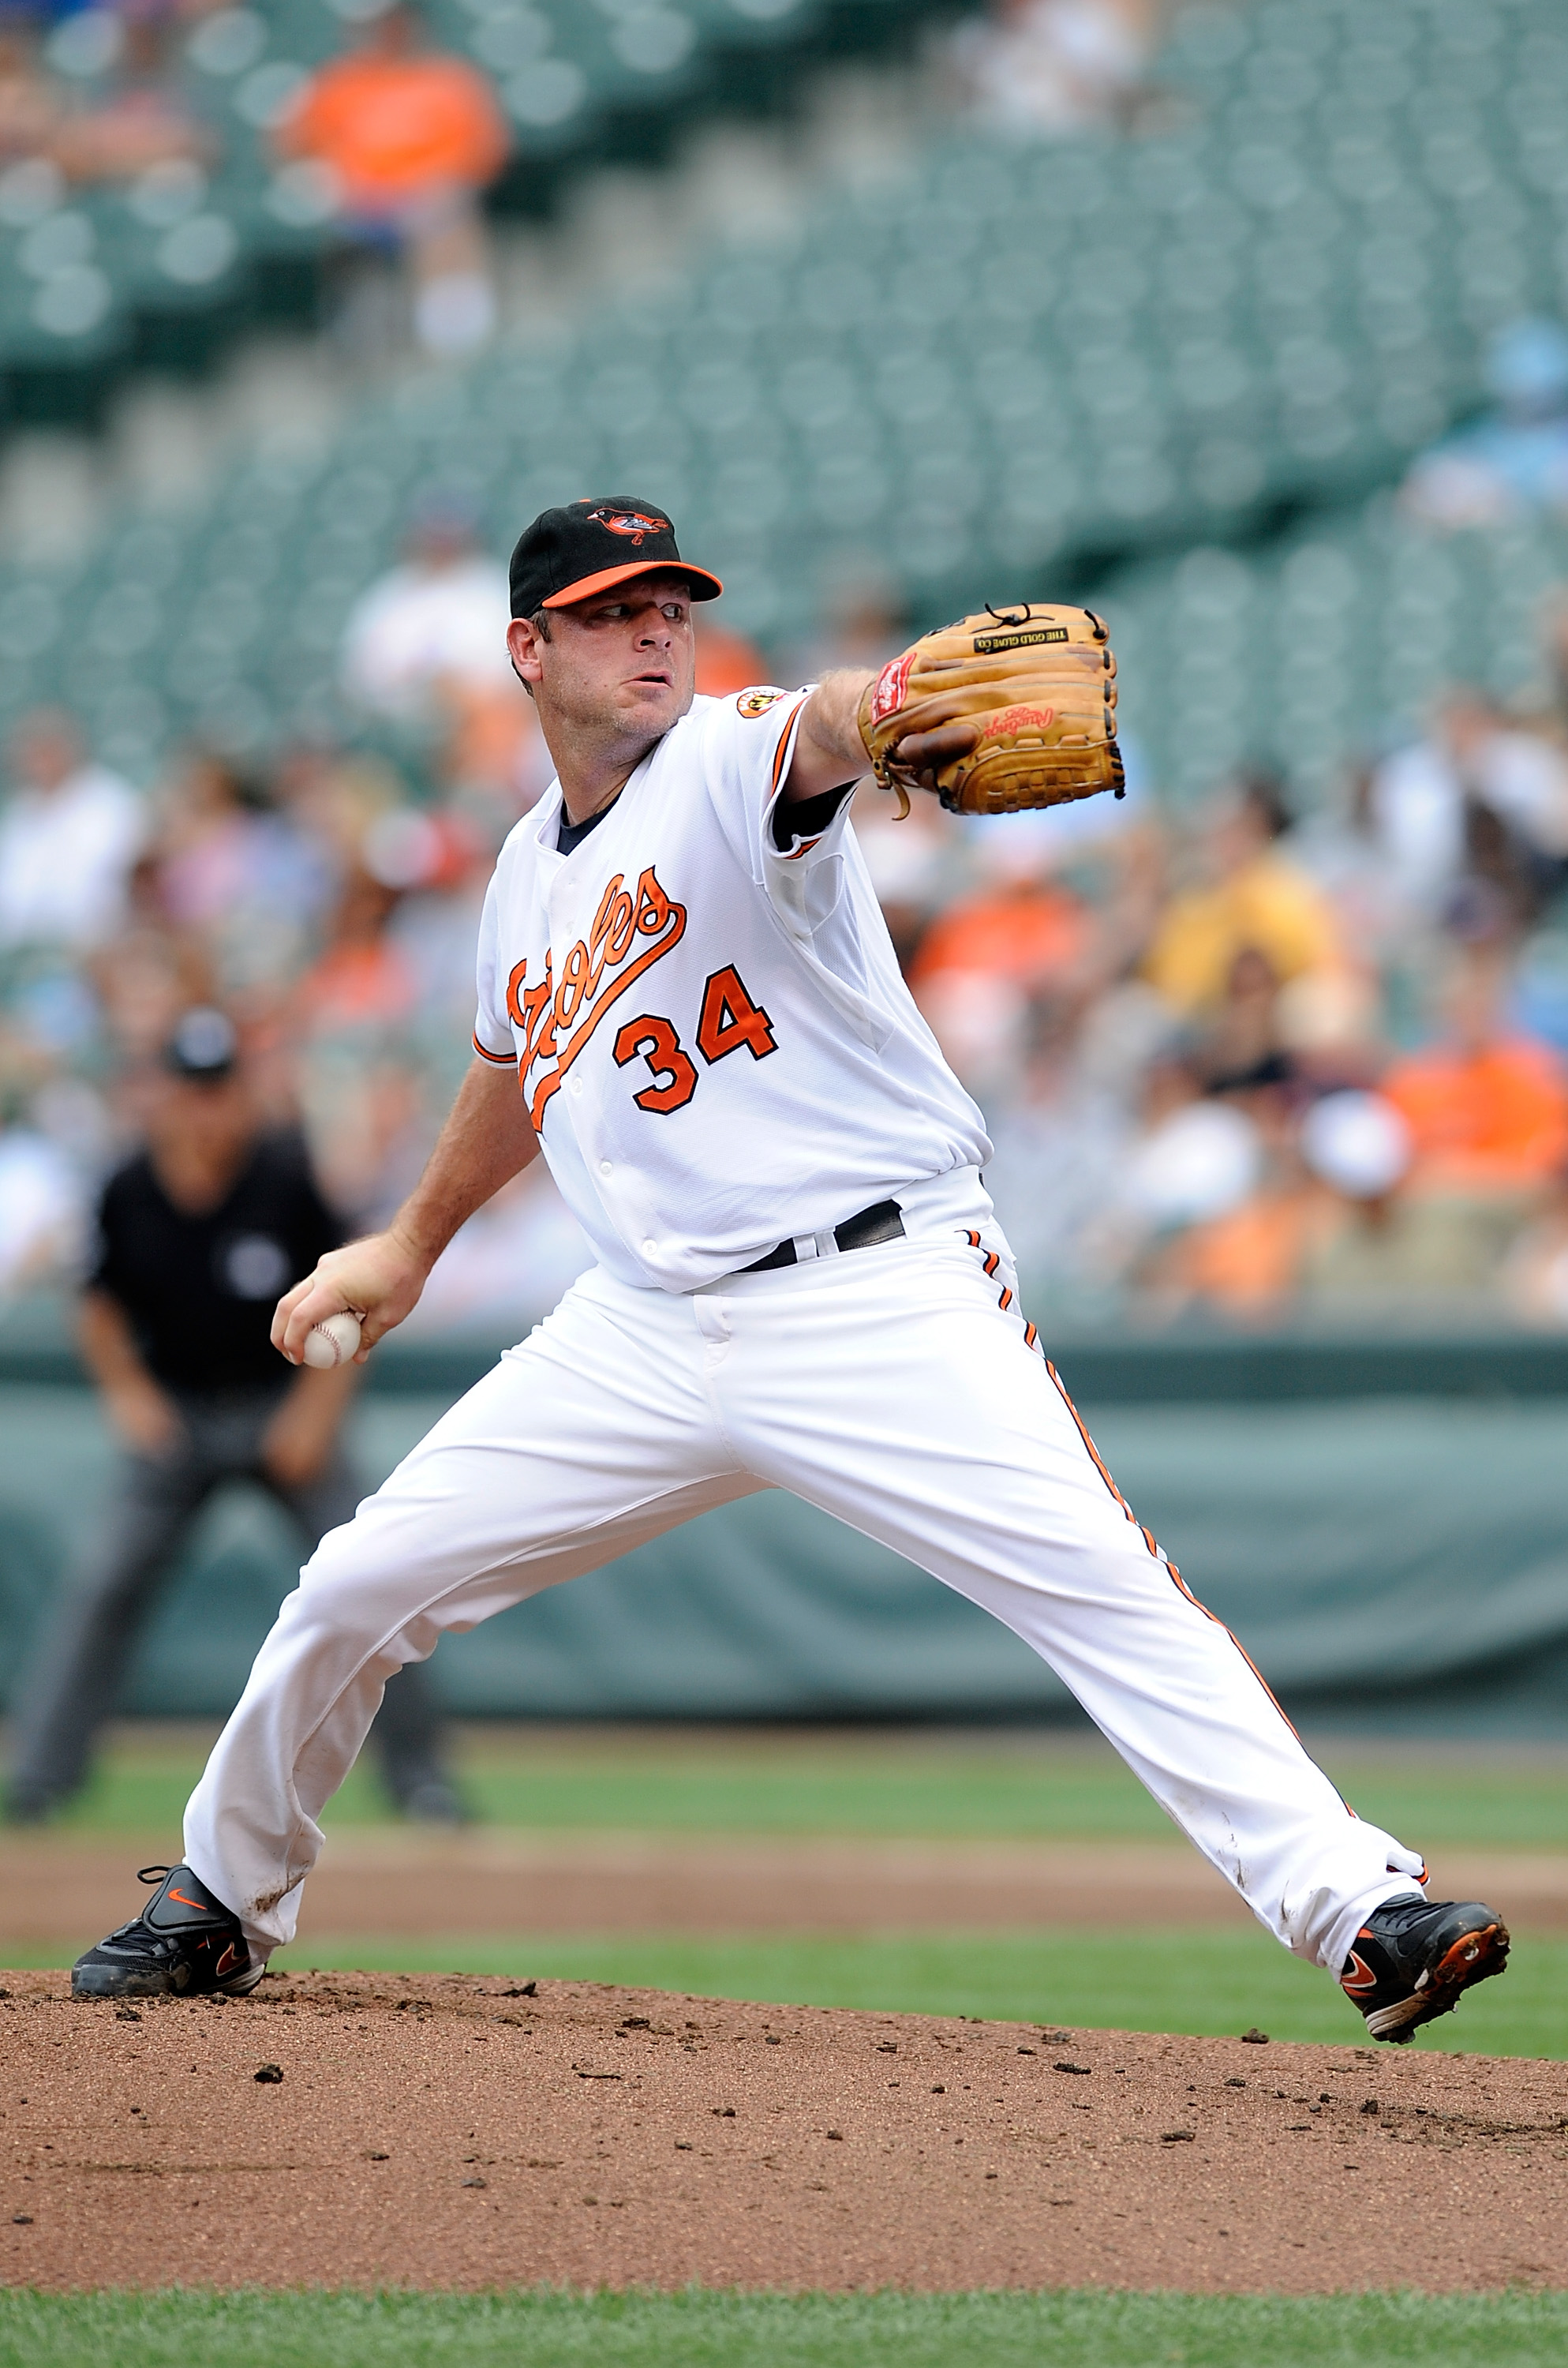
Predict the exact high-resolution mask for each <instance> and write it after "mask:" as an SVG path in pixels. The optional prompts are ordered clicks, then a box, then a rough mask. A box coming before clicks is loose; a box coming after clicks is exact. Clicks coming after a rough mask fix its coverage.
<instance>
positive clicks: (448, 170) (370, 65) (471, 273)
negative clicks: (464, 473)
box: [277, 5, 509, 356]
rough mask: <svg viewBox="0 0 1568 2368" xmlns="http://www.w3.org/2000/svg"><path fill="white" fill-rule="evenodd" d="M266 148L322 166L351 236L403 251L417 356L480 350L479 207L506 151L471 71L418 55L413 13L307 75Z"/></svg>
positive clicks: (486, 328) (488, 294)
mask: <svg viewBox="0 0 1568 2368" xmlns="http://www.w3.org/2000/svg"><path fill="white" fill-rule="evenodd" d="M277 142H278V149H279V151H280V152H281V154H283V155H284V156H286V157H290V158H293V159H296V160H309V161H310V162H312V163H315V164H318V165H324V166H325V167H326V169H327V171H328V172H329V173H331V175H332V176H333V177H334V180H335V183H336V185H337V192H338V197H339V201H340V203H341V205H342V208H343V211H344V213H345V215H346V217H347V220H348V222H349V223H350V224H351V225H352V226H354V227H356V228H357V229H358V232H359V233H360V235H361V236H362V237H364V238H365V239H366V240H367V241H369V242H371V243H375V242H377V241H382V242H389V243H392V244H395V245H400V246H403V247H405V248H406V249H407V252H408V255H409V257H410V260H411V262H412V265H413V270H414V283H415V305H414V317H415V330H416V332H417V334H418V336H419V340H420V343H421V344H422V345H424V346H425V347H426V348H427V349H428V350H429V351H430V352H432V353H436V354H440V355H444V356H451V355H456V354H460V353H468V352H472V350H473V349H474V348H475V347H479V346H482V345H483V343H484V342H485V340H486V339H487V338H488V337H489V336H490V334H491V332H492V330H493V329H494V325H495V295H494V287H493V285H492V282H491V276H490V267H489V259H488V254H487V249H486V242H485V237H484V225H483V217H482V215H481V212H480V208H479V197H480V192H481V191H482V190H483V189H484V188H486V187H487V186H488V184H489V183H490V182H491V181H493V180H494V177H495V176H496V174H497V173H498V172H499V171H500V170H501V167H502V165H504V164H505V163H506V154H507V148H508V145H509V142H508V139H507V133H506V123H505V121H504V120H503V118H502V115H501V111H500V109H499V108H498V107H497V105H496V103H495V98H494V94H493V92H492V90H491V87H490V85H489V84H488V83H487V82H486V81H485V79H484V76H483V74H480V73H479V72H478V70H477V69H476V68H475V67H473V66H471V65H468V64H467V63H465V62H464V61H463V60H462V59H460V58H455V57H448V56H445V55H442V54H440V53H438V52H436V51H428V50H425V49H423V48H422V47H421V46H420V27H419V20H418V18H417V17H416V16H415V12H414V10H413V9H412V8H406V7H403V6H398V5H393V6H391V7H389V8H386V9H384V10H383V11H382V13H381V15H380V16H378V17H374V18H373V19H372V20H371V22H370V23H369V25H368V26H367V27H366V28H365V30H364V33H363V35H362V37H361V40H360V43H359V46H358V48H357V49H355V50H353V51H350V52H349V54H348V55H347V57H343V58H336V59H334V60H333V62H332V63H330V64H329V65H325V66H323V67H322V69H321V71H320V73H319V74H313V75H312V78H311V80H310V82H309V83H308V84H307V85H305V88H304V90H303V91H302V92H301V95H300V97H299V99H298V100H297V101H296V103H295V105H294V106H293V107H292V108H290V111H289V113H288V114H287V116H286V117H285V118H284V120H283V122H282V123H281V125H280V126H279V128H278V133H277Z"/></svg>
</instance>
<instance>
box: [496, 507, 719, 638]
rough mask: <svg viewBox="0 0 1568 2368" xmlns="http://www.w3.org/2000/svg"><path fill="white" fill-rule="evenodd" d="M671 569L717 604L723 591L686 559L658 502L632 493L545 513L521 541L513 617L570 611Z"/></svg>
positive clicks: (697, 596)
mask: <svg viewBox="0 0 1568 2368" xmlns="http://www.w3.org/2000/svg"><path fill="white" fill-rule="evenodd" d="M666 568H674V569H676V570H678V571H679V573H680V574H681V575H684V576H685V577H686V580H687V584H688V585H689V586H690V588H691V597H692V598H693V599H694V600H716V599H717V598H719V595H720V593H721V592H722V590H723V588H724V587H723V586H722V584H721V583H720V581H719V578H718V577H717V576H716V575H710V574H709V572H708V570H707V569H706V568H705V567H693V566H692V565H691V564H690V563H689V561H687V560H685V559H683V558H682V557H681V555H680V552H679V551H678V550H677V549H676V530H675V528H674V527H673V526H672V525H671V523H670V521H669V519H668V518H666V517H665V513H664V511H663V510H662V509H659V508H658V507H656V506H655V504H653V502H640V501H637V500H635V499H634V498H633V497H632V496H631V495H629V494H607V495H605V496H604V497H603V499H602V500H599V501H585V502H566V503H564V504H563V505H562V507H561V508H560V509H554V510H541V511H540V514H539V516H538V518H535V520H534V522H533V524H532V526H529V527H525V528H524V529H523V531H522V533H521V534H520V535H519V536H518V537H517V548H516V549H515V550H514V552H513V553H512V570H511V575H512V614H513V616H514V617H531V616H532V615H533V614H534V612H535V610H536V609H565V608H568V607H570V605H571V603H572V602H573V601H574V600H591V599H592V598H593V597H594V594H595V593H596V592H608V590H609V588H610V586H611V585H612V584H624V583H626V582H627V580H628V579H629V577H631V576H633V575H655V574H659V573H662V572H663V571H664V570H665V569H666Z"/></svg>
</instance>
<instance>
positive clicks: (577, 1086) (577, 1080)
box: [572, 1077, 583, 1094]
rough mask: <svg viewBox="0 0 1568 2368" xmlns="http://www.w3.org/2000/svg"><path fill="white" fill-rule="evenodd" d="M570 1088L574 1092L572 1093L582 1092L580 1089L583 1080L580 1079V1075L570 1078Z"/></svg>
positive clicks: (581, 1088)
mask: <svg viewBox="0 0 1568 2368" xmlns="http://www.w3.org/2000/svg"><path fill="white" fill-rule="evenodd" d="M572 1090H573V1092H574V1094H580V1093H581V1092H582V1090H583V1080H582V1078H581V1077H574V1078H573V1080H572Z"/></svg>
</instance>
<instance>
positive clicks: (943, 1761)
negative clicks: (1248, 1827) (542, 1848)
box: [61, 1725, 1568, 1851]
mask: <svg viewBox="0 0 1568 2368" xmlns="http://www.w3.org/2000/svg"><path fill="white" fill-rule="evenodd" d="M207 1739H208V1738H207V1737H206V1736H202V1735H200V1734H199V1733H198V1732H196V1731H193V1730H190V1729H184V1730H181V1729H178V1728H176V1729H168V1728H162V1729H158V1728H154V1729H153V1730H152V1732H151V1733H150V1734H148V1735H147V1736H145V1737H144V1738H143V1737H139V1736H137V1735H136V1734H135V1731H134V1730H133V1729H128V1728H121V1729H120V1730H119V1734H118V1736H117V1739H116V1742H115V1745H114V1747H113V1748H112V1749H111V1750H110V1751H109V1752H108V1754H106V1755H105V1757H104V1759H103V1760H102V1761H100V1763H99V1766H98V1768H97V1771H96V1772H95V1774H94V1777H93V1779H92V1782H90V1783H89V1785H88V1786H87V1788H86V1790H85V1792H84V1793H82V1794H81V1795H80V1796H79V1797H78V1799H77V1800H76V1801H75V1802H74V1803H73V1804H72V1805H71V1807H70V1809H69V1810H68V1811H67V1812H66V1813H65V1815H64V1816H62V1819H61V1825H62V1829H63V1830H66V1831H72V1832H76V1833H80V1834H82V1835H83V1836H84V1837H85V1836H86V1835H89V1834H101V1835H103V1836H105V1837H108V1836H112V1835H115V1834H127V1835H130V1834H132V1833H134V1834H137V1835H142V1834H151V1833H156V1832H159V1831H167V1832H169V1833H171V1834H173V1833H175V1832H177V1830H178V1826H179V1820H180V1813H181V1811H182V1809H183V1808H184V1805H185V1802H186V1798H187V1794H188V1793H189V1792H190V1790H191V1787H192V1786H193V1785H194V1783H195V1782H196V1780H197V1778H198V1776H199V1774H200V1772H201V1766H202V1761H203V1759H204V1757H205V1745H206V1741H207ZM1318 1756H1319V1757H1320V1758H1321V1759H1323V1761H1324V1765H1325V1766H1326V1767H1327V1768H1328V1770H1329V1772H1330V1774H1331V1775H1332V1776H1333V1777H1334V1780H1335V1782H1336V1783H1337V1784H1338V1785H1339V1786H1340V1788H1341V1790H1342V1791H1343V1792H1344V1793H1346V1796H1347V1797H1348V1798H1349V1799H1350V1800H1351V1801H1352V1802H1353V1803H1354V1804H1355V1805H1356V1807H1357V1808H1358V1810H1359V1812H1360V1814H1361V1815H1362V1816H1365V1817H1369V1818H1372V1819H1374V1820H1375V1821H1376V1822H1377V1823H1378V1824H1380V1825H1383V1826H1386V1827H1389V1829H1390V1830H1391V1831H1392V1832H1393V1833H1396V1834H1399V1835H1400V1836H1401V1837H1402V1838H1403V1839H1408V1840H1410V1841H1411V1842H1412V1843H1413V1844H1414V1845H1415V1846H1416V1847H1418V1848H1420V1849H1423V1850H1428V1851H1430V1850H1441V1849H1445V1848H1448V1849H1459V1848H1477V1849H1486V1848H1491V1849H1513V1850H1533V1849H1545V1850H1561V1849H1562V1846H1563V1841H1564V1838H1565V1836H1568V1754H1564V1753H1561V1752H1558V1753H1551V1752H1548V1751H1541V1752H1539V1753H1529V1754H1526V1753H1518V1754H1508V1753H1501V1752H1486V1751H1483V1750H1480V1749H1477V1750H1475V1751H1473V1752H1460V1753H1458V1754H1455V1753H1445V1754H1443V1755H1441V1756H1440V1757H1439V1755H1438V1754H1437V1753H1436V1752H1432V1753H1426V1752H1423V1751H1420V1750H1419V1749H1416V1748H1411V1749H1409V1750H1400V1751H1392V1750H1383V1751H1375V1750H1372V1749H1369V1748H1368V1747H1367V1746H1365V1745H1361V1744H1358V1745H1354V1746H1346V1745H1336V1744H1334V1743H1333V1742H1329V1743H1326V1744H1324V1746H1323V1747H1322V1748H1320V1750H1319V1754H1318ZM460 1763H461V1767H462V1773H463V1782H464V1786H465V1789H466V1791H467V1793H468V1795H469V1798H470V1801H471V1803H472V1806H473V1808H474V1809H475V1811H476V1813H477V1814H478V1815H479V1816H481V1817H482V1818H483V1819H484V1820H486V1821H487V1822H492V1823H494V1824H497V1825H502V1826H516V1827H528V1828H531V1829H532V1830H534V1831H544V1832H551V1831H555V1832H568V1831H569V1832H582V1831H587V1830H592V1829H599V1830H614V1831H619V1832H643V1833H667V1834H674V1833H689V1834H838V1835H856V1834H859V1835H867V1836H893V1835H901V1836H911V1837H919V1838H921V1839H944V1838H947V1839H952V1838H955V1837H966V1838H973V1839H998V1840H999V1839H1008V1838H1012V1839H1037V1840H1051V1839H1056V1840H1085V1841H1093V1840H1126V1841H1162V1840H1168V1841H1170V1842H1171V1843H1172V1844H1173V1845H1176V1844H1177V1841H1178V1838H1177V1836H1176V1830H1175V1828H1174V1827H1172V1825H1171V1824H1170V1822H1169V1821H1168V1819H1167V1818H1165V1816H1163V1815H1162V1813H1161V1812H1160V1811H1159V1810H1158V1809H1157V1808H1156V1807H1155V1806H1154V1804H1153V1802H1152V1801H1151V1800H1150V1798H1149V1796H1148V1795H1147V1793H1144V1791H1143V1790H1142V1786H1141V1785H1139V1784H1138V1783H1137V1782H1136V1781H1135V1780H1134V1779H1133V1778H1132V1777H1131V1775H1130V1774H1129V1773H1128V1771H1127V1770H1126V1769H1125V1768H1124V1767H1123V1766H1122V1764H1121V1762H1120V1761H1119V1759H1117V1758H1116V1756H1115V1754H1114V1753H1113V1752H1112V1751H1111V1749H1110V1748H1109V1746H1108V1745H1107V1744H1105V1743H1103V1742H1101V1741H1100V1740H1099V1738H1098V1737H1097V1736H1077V1735H1073V1736H1042V1737H1040V1738H1038V1739H1036V1738H1027V1739H1020V1738H1018V1737H1017V1736H984V1735H980V1736H964V1735H954V1734H951V1733H948V1732H944V1733H937V1734H918V1733H915V1734H911V1733H908V1732H903V1733H894V1734H880V1733H875V1732H873V1733H870V1734H854V1733H849V1734H845V1733H839V1734H832V1733H822V1732H818V1731H808V1732H804V1733H801V1734H780V1733H778V1732H777V1731H773V1732H766V1731H765V1732H763V1733H760V1734H757V1735H746V1734H741V1733H737V1732H736V1731H734V1730H733V1729H729V1730H722V1731H720V1732H717V1733H714V1734H711V1735H704V1734H701V1733H699V1732H696V1733H694V1732H693V1731H692V1730H690V1729H677V1730H674V1731H669V1732H661V1731H659V1730H657V1729H653V1730H650V1731H646V1732H644V1733H642V1734H636V1733H629V1732H628V1731H627V1730H626V1729H624V1728H612V1729H607V1730H596V1729H594V1728H592V1727H585V1728H584V1727H579V1728H574V1729H562V1728H543V1729H533V1730H529V1729H527V1728H518V1727H501V1728H486V1727H484V1726H483V1725H473V1726H470V1727H468V1728H466V1729H464V1730H460ZM386 1816H388V1809H387V1804H386V1802H385V1799H384V1797H383V1795H382V1793H381V1788H380V1785H379V1783H378V1782H377V1780H376V1777H375V1774H374V1771H373V1769H372V1768H371V1767H370V1766H369V1764H368V1763H366V1762H362V1763H361V1764H360V1766H359V1767H358V1768H357V1769H356V1770H354V1772H353V1774H352V1775H351V1776H350V1778H349V1780H348V1782H347V1784H346V1785H345V1786H344V1788H343V1790H342V1792H341V1793H339V1794H338V1795H337V1798H336V1799H335V1801H334V1803H333V1804H332V1806H331V1808H330V1809H329V1810H328V1812H327V1822H328V1823H329V1824H331V1825H335V1826H347V1825H363V1824H366V1823H371V1822H378V1821H381V1820H384V1819H385V1818H386Z"/></svg>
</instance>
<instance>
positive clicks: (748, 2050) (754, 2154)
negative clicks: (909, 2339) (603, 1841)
mask: <svg viewBox="0 0 1568 2368" xmlns="http://www.w3.org/2000/svg"><path fill="white" fill-rule="evenodd" d="M0 2150H3V2154H4V2162H5V2169H4V2190H3V2194H0V2281H4V2282H6V2283H16V2284H35V2285H40V2286H45V2287H68V2286H98V2285H132V2286H159V2285H165V2284H170V2283H202V2284H215V2285H223V2286H227V2285H241V2284H253V2283H254V2284H258V2285H278V2286H282V2285H301V2284H303V2285H333V2286H335V2285H343V2284H349V2285H377V2284H390V2285H398V2286H445V2287H467V2288H472V2287H483V2286H492V2285H515V2284H528V2283H534V2282H536V2281H540V2280H553V2281H560V2282H562V2283H570V2284H572V2285H611V2286H614V2285H626V2284H640V2283H647V2284H652V2285H658V2286H676V2285H681V2284H684V2283H687V2281H697V2282H699V2283H703V2284H708V2285H746V2286H784V2287H794V2288H801V2287H826V2288H830V2289H839V2290H843V2289H846V2288H856V2287H875V2286H882V2285H895V2286H905V2287H924V2288H931V2289H938V2290H940V2289H951V2288H959V2287H966V2286H1006V2285H1022V2286H1051V2285H1079V2284H1096V2285H1115V2286H1174V2287H1182V2288H1187V2289H1191V2290H1203V2291H1224V2290H1225V2289H1227V2288H1238V2289H1245V2288H1253V2289H1256V2288H1259V2287H1268V2288H1273V2289H1277V2290H1282V2291H1285V2292H1293V2293H1311V2292H1320V2291H1325V2290H1329V2289H1335V2288H1354V2287H1372V2286H1390V2285H1403V2284H1412V2285H1416V2286H1421V2287H1427V2288H1431V2289H1444V2288H1459V2287H1486V2286H1497V2285H1503V2284H1506V2283H1521V2282H1522V2283H1536V2284H1543V2285H1561V2284H1565V2283H1568V2253H1565V2251H1564V2248H1563V2243H1562V2231H1563V2229H1564V2228H1565V2227H1568V2065H1563V2064H1559V2063H1532V2062H1527V2061H1522V2060H1517V2059H1511V2058H1506V2057H1505V2058H1485V2057H1478V2056H1461V2057H1455V2056H1451V2055H1442V2056H1438V2055H1409V2054H1401V2053H1396V2052H1394V2051H1392V2050H1390V2049H1386V2048H1384V2049H1378V2050H1376V2051H1374V2050H1372V2049H1371V2048H1369V2047H1355V2046H1346V2047H1297V2046H1282V2045H1279V2044H1269V2045H1256V2044H1252V2045H1248V2044H1244V2043H1242V2042H1241V2041H1239V2040H1220V2039H1170V2038H1161V2037H1149V2036H1146V2035H1139V2034H1136V2033H1127V2032H1108V2031H1062V2030H1057V2029H1054V2028H1048V2029H1045V2030H1041V2029H1040V2028H1038V2027H1035V2026H1031V2025H1028V2024H1014V2023H994V2022H967V2021H945V2020H940V2019H937V2018H935V2017H925V2016H917V2015H876V2014H850V2013H836V2012H826V2011H822V2010H819V2009H812V2008H801V2007H767V2006H739V2005H733V2004H729V2003H727V2002H725V2001H722V2000H718V1999H712V1998H677V1997H671V1996H668V1995H666V1994H665V1993H663V1992H658V1991H648V1990H628V1989H616V1988H611V1987H605V1986H601V1985H598V1984H590V1983H574V1982H540V1984H539V1985H538V1986H537V1988H536V1987H535V1986H534V1985H532V1984H528V1985H526V1986H518V1985H517V1984H512V1983H507V1982H504V1981H499V1980H488V1981H486V1980H475V1979H472V1978H470V1977H468V1976H466V1975H453V1976H451V1977H449V1978H448V1979H445V1980H442V1979H437V1978H432V1977H431V1976H429V1975H408V1976H402V1975H384V1974H383V1975H354V1974H347V1975H346V1974H311V1975H294V1976H292V1977H290V1976H288V1975H281V1976H278V1977H269V1978H268V1979H267V1981H266V1982H265V1983H264V1984H263V1986H262V1987H261V1989H260V1990H259V1991H258V1992H257V1994H256V1997H255V1998H252V1999H248V2000H244V2001H229V2000H222V2001H219V2000H212V1999H202V2000H200V2001H187V2000H183V1999H182V2000H158V2001H150V2002H147V2003H144V2004H142V2005H141V2006H139V2007H137V2008H134V2009H130V2008H123V2007H121V2008H116V2007H114V2006H111V2005H108V2004H96V2005H74V2004H73V2003H72V2001H71V1998H70V1997H69V1986H68V1982H67V1979H66V1976H65V1975H62V1974H10V1975H0Z"/></svg>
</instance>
